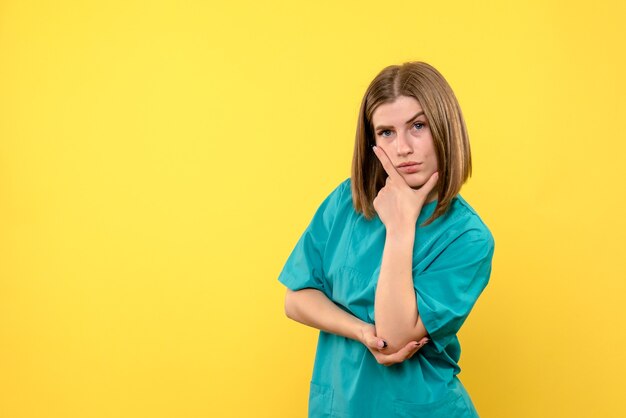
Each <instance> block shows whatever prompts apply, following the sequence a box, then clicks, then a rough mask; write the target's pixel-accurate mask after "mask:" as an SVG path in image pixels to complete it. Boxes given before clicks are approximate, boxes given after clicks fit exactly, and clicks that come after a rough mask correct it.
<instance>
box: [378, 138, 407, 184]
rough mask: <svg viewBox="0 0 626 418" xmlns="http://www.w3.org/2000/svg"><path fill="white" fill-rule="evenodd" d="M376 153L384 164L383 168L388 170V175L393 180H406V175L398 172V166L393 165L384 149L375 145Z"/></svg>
mask: <svg viewBox="0 0 626 418" xmlns="http://www.w3.org/2000/svg"><path fill="white" fill-rule="evenodd" d="M374 154H376V157H378V160H379V161H380V163H381V164H382V165H383V168H384V169H385V171H386V172H387V175H389V177H391V179H392V180H401V181H404V177H402V174H400V173H398V170H396V168H395V167H394V166H393V163H392V162H391V160H390V159H389V156H388V155H387V153H386V152H385V150H384V149H382V148H380V147H376V146H375V147H374Z"/></svg>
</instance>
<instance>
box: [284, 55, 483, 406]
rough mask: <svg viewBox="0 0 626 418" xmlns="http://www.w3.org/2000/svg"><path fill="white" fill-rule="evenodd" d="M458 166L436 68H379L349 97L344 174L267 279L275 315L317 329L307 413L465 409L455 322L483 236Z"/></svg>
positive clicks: (463, 160)
mask: <svg viewBox="0 0 626 418" xmlns="http://www.w3.org/2000/svg"><path fill="white" fill-rule="evenodd" d="M374 145H375V146H374ZM373 146H374V147H373ZM470 175H471V155H470V145H469V139H468V135H467V131H466V127H465V122H464V120H463V115H462V113H461V109H460V107H459V105H458V102H457V100H456V97H455V95H454V93H453V91H452V89H451V88H450V86H449V85H448V83H447V82H446V80H445V79H444V78H443V76H442V75H441V74H440V73H439V72H438V71H437V70H436V69H435V68H433V67H432V66H430V65H429V64H426V63H424V62H407V63H404V64H402V65H392V66H389V67H387V68H385V69H383V70H382V71H381V72H380V73H379V74H378V75H377V76H376V77H375V79H374V80H373V81H372V82H371V84H370V85H369V87H368V89H367V91H366V92H365V96H364V97H363V101H362V103H361V108H360V112H359V120H358V126H357V133H356V142H355V148H354V157H353V161H352V172H351V177H349V178H347V179H345V180H343V181H342V182H341V183H340V184H339V185H338V186H337V187H336V188H335V189H334V190H333V191H332V192H331V193H330V194H329V195H328V196H327V197H326V199H325V200H324V201H323V202H322V203H321V205H320V206H319V208H318V209H317V211H316V213H315V214H314V216H313V219H312V220H311V222H310V224H309V225H308V227H307V228H306V230H305V231H304V233H303V234H302V236H301V237H300V239H299V241H298V242H297V244H296V246H295V248H294V249H293V251H292V253H291V255H290V256H289V258H288V259H287V262H286V264H285V266H284V267H283V269H282V271H281V273H280V275H279V278H278V279H279V281H280V282H281V283H283V284H284V285H285V286H287V288H288V289H287V296H286V299H285V311H286V314H287V316H288V317H289V318H291V319H293V320H295V321H298V322H301V323H303V324H306V325H309V326H312V327H315V328H318V329H319V330H320V334H319V340H318V345H317V353H316V357H315V364H314V367H313V375H312V379H311V382H310V393H309V417H355V418H363V417H396V416H397V417H430V418H432V417H447V418H451V417H477V416H478V413H477V411H476V409H475V407H474V405H473V402H472V400H471V398H470V396H469V395H468V393H467V392H466V390H465V388H464V387H463V385H462V383H461V381H460V380H459V378H458V377H457V374H458V373H459V372H460V371H461V369H460V367H459V366H458V361H459V358H460V353H461V348H460V345H459V341H458V338H457V336H456V334H457V332H458V331H459V329H460V328H461V325H462V324H463V323H464V322H465V319H466V318H467V316H468V315H469V313H470V310H471V309H472V307H473V306H474V304H475V303H476V301H477V299H478V297H479V296H480V294H481V293H482V291H483V290H484V288H485V286H486V285H487V282H488V281H489V277H490V274H491V261H492V258H493V252H494V245H495V242H494V239H493V236H492V234H491V232H490V230H489V229H488V228H487V226H486V225H485V224H484V223H483V221H482V220H481V218H480V217H479V216H478V214H477V213H476V211H475V210H474V209H472V207H471V206H470V205H469V204H468V203H467V201H466V200H465V199H464V198H463V197H461V195H460V194H459V190H460V189H461V186H462V185H463V184H464V183H465V181H466V180H467V179H468V178H469V176H470ZM418 350H419V354H417V355H416V353H417V352H418Z"/></svg>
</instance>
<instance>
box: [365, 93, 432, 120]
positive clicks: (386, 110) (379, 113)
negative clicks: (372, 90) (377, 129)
mask: <svg viewBox="0 0 626 418" xmlns="http://www.w3.org/2000/svg"><path fill="white" fill-rule="evenodd" d="M421 110H422V106H420V103H419V102H418V101H417V99H415V98H414V97H408V96H399V97H397V98H396V99H395V100H394V101H393V102H389V103H383V104H381V105H380V106H378V107H377V108H376V110H374V113H373V114H372V123H373V124H374V125H378V124H384V125H398V126H402V125H404V124H405V123H406V121H407V119H409V118H410V117H412V116H413V115H415V114H416V113H417V112H420V111H421Z"/></svg>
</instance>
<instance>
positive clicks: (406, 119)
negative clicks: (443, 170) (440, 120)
mask: <svg viewBox="0 0 626 418" xmlns="http://www.w3.org/2000/svg"><path fill="white" fill-rule="evenodd" d="M372 125H373V126H374V137H375V139H376V145H377V146H378V147H380V148H382V149H383V150H384V151H385V152H386V153H387V156H388V157H389V159H390V160H391V162H392V163H393V165H394V166H395V167H396V170H397V171H398V172H399V173H400V174H401V175H402V177H404V180H405V181H406V182H407V184H408V185H409V186H410V187H411V188H413V189H419V188H420V187H422V186H423V185H424V183H426V181H427V180H428V179H429V178H430V176H431V175H432V174H433V173H434V172H435V171H437V169H438V167H437V155H436V153H435V145H434V143H433V137H432V135H431V131H430V125H429V122H428V120H427V119H426V115H424V113H423V111H422V107H421V106H420V104H419V102H418V101H417V100H416V99H415V98H413V97H408V96H399V97H398V98H397V99H396V100H395V101H393V102H391V103H385V104H382V105H380V106H378V107H377V108H376V110H375V111H374V114H373V115H372ZM372 152H374V151H372ZM374 158H377V157H376V156H375V155H374ZM402 163H412V164H413V165H410V166H407V167H399V165H400V164H402ZM436 198H437V187H436V185H435V187H434V188H433V190H432V191H431V193H430V194H429V196H428V199H426V201H427V202H430V201H432V200H434V199H436Z"/></svg>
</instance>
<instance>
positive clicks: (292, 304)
mask: <svg viewBox="0 0 626 418" xmlns="http://www.w3.org/2000/svg"><path fill="white" fill-rule="evenodd" d="M285 313H286V315H287V317H289V318H290V319H293V320H294V321H297V322H300V323H302V324H305V325H308V326H310V327H313V328H317V329H320V330H322V331H326V332H330V333H332V334H336V335H341V336H343V337H347V338H351V339H353V340H356V341H360V337H361V328H362V327H363V326H364V325H365V324H366V322H364V321H362V320H360V319H359V318H357V317H355V316H354V315H351V314H350V313H348V312H346V311H344V310H343V309H341V308H340V307H339V306H337V305H335V303H334V302H333V301H332V300H330V299H329V298H328V297H327V296H326V295H325V294H324V293H323V292H321V291H319V290H317V289H302V290H298V291H295V292H294V291H291V290H288V291H287V296H286V298H285Z"/></svg>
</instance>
